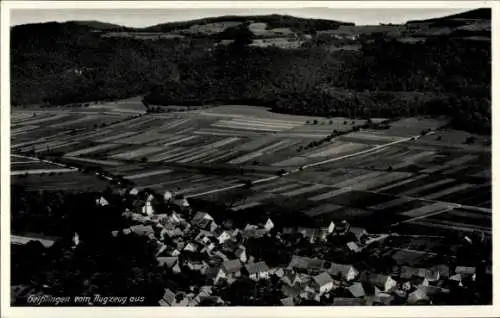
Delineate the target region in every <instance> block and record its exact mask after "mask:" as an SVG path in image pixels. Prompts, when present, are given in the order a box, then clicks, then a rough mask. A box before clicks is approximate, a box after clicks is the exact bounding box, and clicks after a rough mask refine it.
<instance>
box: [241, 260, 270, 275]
mask: <svg viewBox="0 0 500 318" xmlns="http://www.w3.org/2000/svg"><path fill="white" fill-rule="evenodd" d="M245 268H246V270H247V272H248V274H250V275H252V274H257V273H265V272H268V271H269V267H268V266H267V264H266V263H265V262H258V263H252V264H247V265H246V266H245Z"/></svg>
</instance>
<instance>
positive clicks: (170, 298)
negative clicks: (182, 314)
mask: <svg viewBox="0 0 500 318" xmlns="http://www.w3.org/2000/svg"><path fill="white" fill-rule="evenodd" d="M158 303H159V304H160V306H169V307H170V306H174V305H175V294H174V293H173V292H172V291H171V290H170V289H168V288H166V289H165V293H164V294H163V298H162V299H160V301H159V302H158Z"/></svg>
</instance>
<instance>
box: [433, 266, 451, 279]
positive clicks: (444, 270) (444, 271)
mask: <svg viewBox="0 0 500 318" xmlns="http://www.w3.org/2000/svg"><path fill="white" fill-rule="evenodd" d="M435 270H437V272H438V273H439V277H440V278H448V277H450V267H449V266H448V265H444V264H440V265H437V266H436V267H435Z"/></svg>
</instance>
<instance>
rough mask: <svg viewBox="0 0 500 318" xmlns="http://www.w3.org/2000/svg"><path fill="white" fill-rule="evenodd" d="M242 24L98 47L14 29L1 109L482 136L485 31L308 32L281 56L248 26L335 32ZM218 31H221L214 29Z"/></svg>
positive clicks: (34, 29)
mask: <svg viewBox="0 0 500 318" xmlns="http://www.w3.org/2000/svg"><path fill="white" fill-rule="evenodd" d="M479 12H482V11H479ZM464 14H465V13H464ZM476 14H477V12H476ZM462 16H463V15H462ZM467 16H473V15H472V14H469V15H467ZM251 18H252V19H254V20H251V21H253V22H252V23H251V24H248V23H247V22H250V20H249V19H250V18H249V17H219V18H208V19H201V20H195V21H188V22H179V23H173V24H172V23H169V24H164V25H159V26H155V27H153V29H148V30H149V31H150V33H154V32H153V31H152V30H158V31H161V32H164V33H165V34H167V33H168V30H175V29H176V28H186V27H189V28H191V27H192V26H195V25H197V26H200V25H201V23H207V24H204V25H205V26H206V25H210V28H209V30H213V28H216V27H217V28H218V29H217V30H223V31H220V32H219V33H216V36H212V35H209V36H194V35H193V36H189V35H186V36H184V37H181V38H167V37H165V38H160V37H156V39H155V40H144V39H138V38H134V37H110V38H106V37H103V33H105V32H106V31H104V32H95V31H96V29H95V26H94V27H93V26H92V24H90V25H89V24H86V23H84V24H81V23H75V22H68V23H55V22H54V23H44V24H32V25H23V26H17V27H14V28H12V29H11V57H12V58H11V67H12V72H11V74H12V80H11V82H12V90H11V100H12V103H13V105H26V104H42V105H44V106H46V107H50V106H52V105H62V104H74V103H87V102H89V101H98V100H109V99H120V98H126V97H130V96H137V95H144V96H145V101H146V102H147V103H149V104H153V105H171V104H177V105H182V104H184V105H186V104H197V105H200V104H227V103H232V104H253V105H266V106H270V107H272V108H273V109H274V110H275V111H277V112H286V113H299V114H304V115H326V116H348V117H358V118H359V117H366V116H375V117H377V116H378V117H399V116H413V115H423V114H425V115H448V116H450V117H451V118H452V119H453V124H454V125H455V127H458V128H462V129H467V130H471V131H479V132H483V133H490V127H491V96H490V90H491V39H490V37H489V36H488V34H487V32H483V31H481V32H478V31H477V30H475V28H474V27H472V26H476V25H490V24H489V22H491V21H490V20H487V19H486V20H484V19H483V20H477V21H476V22H474V23H472V24H468V28H465V29H464V28H461V29H460V30H459V28H460V27H459V28H455V27H448V26H446V27H442V28H434V27H433V28H428V27H422V28H420V27H419V26H417V27H416V28H409V27H406V26H404V25H403V26H391V27H390V28H389V27H387V26H384V27H383V28H382V29H380V30H379V29H377V28H374V29H373V30H372V29H369V30H364V29H363V28H361V29H359V28H352V27H349V26H345V25H344V26H342V28H338V30H334V31H335V32H332V33H329V32H326V33H321V32H317V34H314V33H316V32H311V34H309V36H310V39H309V40H307V39H305V40H304V43H300V42H298V41H299V40H298V39H296V38H294V37H293V36H290V37H289V38H288V39H286V41H283V40H284V39H283V38H280V39H279V40H282V42H286V43H292V44H293V42H294V41H295V42H297V43H295V44H296V45H295V46H294V47H293V48H292V47H290V48H287V49H281V48H278V47H272V46H270V47H268V46H264V45H263V46H262V47H261V46H255V45H254V43H253V38H254V36H255V32H253V31H252V32H249V31H250V28H251V27H252V24H253V25H254V27H255V24H259V23H260V24H259V25H258V26H259V27H261V29H260V30H262V27H263V26H264V25H263V23H266V24H265V28H273V29H271V30H275V31H273V32H277V31H276V30H281V31H283V32H285V31H284V29H291V30H294V31H292V32H298V31H297V30H309V31H317V30H321V29H323V28H332V27H338V26H339V25H340V23H342V22H337V21H325V20H314V19H299V18H293V17H288V16H279V15H273V16H261V17H251ZM238 19H239V20H238ZM230 20H231V21H230ZM242 21H245V23H240V22H242ZM256 21H260V22H256ZM262 21H265V22H262ZM228 22H233V24H232V25H231V26H228V27H227V28H225V27H224V26H226V25H230V24H229V23H228ZM217 23H218V25H217V26H214V25H215V24H217ZM221 25H222V27H221ZM155 28H156V29H155ZM342 29H344V30H342ZM362 29H363V30H362ZM386 29H387V30H386ZM384 30H385V31H384ZM422 30H423V31H422ZM429 30H430V31H429ZM436 30H437V31H440V30H447V33H443V32H436ZM457 30H458V31H459V32H458V31H457ZM471 30H472V31H471ZM379 31H380V32H379ZM142 32H144V33H145V32H146V31H144V30H142ZM361 32H362V33H361ZM388 32H390V33H391V36H388V35H387V34H388ZM125 33H126V32H125ZM252 33H253V35H252ZM221 34H222V35H221ZM148 36H149V35H148ZM150 38H153V36H151V37H150ZM221 38H223V39H224V41H226V42H224V43H222V41H221ZM478 39H479V40H478ZM271 40H272V39H263V40H261V42H262V43H264V44H266V45H267V44H268V43H269V42H270V41H271ZM265 41H268V42H267V43H266V42H265ZM301 41H302V40H301ZM229 43H232V44H229ZM346 47H350V48H351V49H346Z"/></svg>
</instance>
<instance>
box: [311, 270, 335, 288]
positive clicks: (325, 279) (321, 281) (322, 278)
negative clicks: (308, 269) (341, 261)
mask: <svg viewBox="0 0 500 318" xmlns="http://www.w3.org/2000/svg"><path fill="white" fill-rule="evenodd" d="M313 280H314V281H315V282H316V283H317V284H318V285H319V286H324V285H326V284H329V283H333V278H332V277H331V276H330V275H328V273H326V272H323V273H321V274H319V275H316V276H314V277H313Z"/></svg>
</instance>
